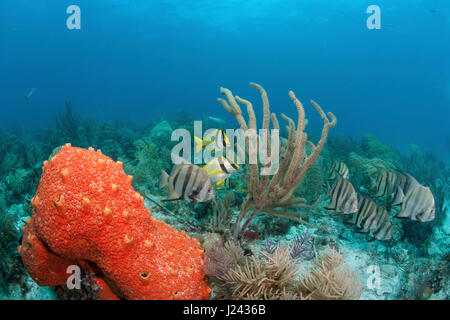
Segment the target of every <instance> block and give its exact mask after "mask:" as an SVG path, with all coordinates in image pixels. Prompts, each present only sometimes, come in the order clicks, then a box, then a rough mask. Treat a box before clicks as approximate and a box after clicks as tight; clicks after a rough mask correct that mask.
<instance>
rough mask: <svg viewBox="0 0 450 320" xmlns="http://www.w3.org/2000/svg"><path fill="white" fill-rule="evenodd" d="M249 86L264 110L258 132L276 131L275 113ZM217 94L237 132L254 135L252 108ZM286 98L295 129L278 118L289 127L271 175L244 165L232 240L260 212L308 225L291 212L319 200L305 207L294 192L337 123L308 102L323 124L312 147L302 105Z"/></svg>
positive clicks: (224, 91) (257, 166) (229, 94)
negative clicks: (243, 194) (244, 182)
mask: <svg viewBox="0 0 450 320" xmlns="http://www.w3.org/2000/svg"><path fill="white" fill-rule="evenodd" d="M250 85H251V86H252V87H255V88H256V89H257V90H258V91H259V92H260V94H261V98H262V102H263V110H264V117H263V124H262V129H264V130H267V131H268V130H269V126H270V123H272V127H273V129H279V123H278V119H277V116H276V115H275V113H272V114H271V113H270V108H269V100H268V98H267V93H266V91H265V90H264V88H263V87H261V86H260V85H258V84H256V83H250ZM220 92H221V93H222V94H224V95H225V96H226V98H227V100H228V102H227V101H226V100H225V99H218V100H219V101H220V102H221V103H222V105H223V107H224V108H225V109H226V110H227V111H228V112H229V113H231V114H233V115H234V116H235V117H236V120H237V121H238V123H239V125H240V127H241V129H242V130H243V131H244V132H247V130H249V129H250V130H255V131H256V130H257V125H256V117H255V112H254V110H253V106H252V104H251V103H250V102H249V101H247V100H245V99H242V98H240V97H238V96H233V94H232V92H231V91H230V90H228V89H226V88H221V89H220ZM289 97H290V98H291V100H292V102H293V103H294V104H295V106H296V107H297V112H298V120H297V126H296V125H295V123H294V120H292V119H291V118H289V117H287V116H286V115H284V114H281V117H282V118H283V119H284V120H286V121H287V122H288V123H289V125H288V126H286V128H287V130H288V133H289V135H288V142H287V146H286V147H285V148H283V149H282V150H281V152H280V162H279V168H278V171H277V172H276V173H275V174H274V175H272V176H268V175H261V172H260V164H258V163H252V164H249V163H248V161H246V168H247V177H246V179H247V184H248V194H247V196H246V198H245V200H244V202H243V203H242V206H241V211H240V214H239V217H238V219H237V221H236V225H235V230H234V239H235V240H237V239H239V238H240V237H241V236H242V234H243V232H244V231H245V229H246V228H247V226H248V224H249V223H250V222H251V221H252V219H253V218H254V217H255V216H256V215H257V214H258V213H260V212H266V213H269V214H272V215H275V216H278V217H281V218H288V219H292V220H295V221H298V222H300V223H304V224H308V223H307V222H306V221H305V220H304V218H305V215H304V214H301V213H300V212H298V210H292V209H299V208H303V209H311V208H313V207H314V206H316V205H317V204H318V202H319V200H320V198H319V199H318V200H317V201H316V203H314V204H313V205H312V206H309V205H307V204H306V200H305V199H304V198H297V197H295V196H294V191H295V190H296V188H297V187H298V186H299V185H300V184H301V182H302V179H303V177H304V175H305V173H306V172H307V170H308V169H310V168H311V167H312V166H313V165H314V163H315V162H316V161H317V159H318V157H319V154H320V152H321V151H322V149H323V147H324V145H325V142H326V139H327V136H328V131H329V129H330V128H332V127H334V126H335V125H336V122H337V120H336V117H335V116H334V115H333V114H332V113H331V112H329V113H328V117H329V118H330V119H331V121H330V120H329V118H328V117H327V115H326V114H325V112H324V111H323V110H322V108H321V107H320V106H319V105H318V104H317V103H315V102H314V101H312V100H311V103H312V105H313V106H314V108H315V109H316V110H317V112H318V113H319V115H320V117H321V118H322V120H323V122H324V126H323V129H322V134H321V137H320V140H319V142H318V143H317V145H314V144H313V143H312V142H311V141H308V139H307V134H306V133H305V132H304V129H305V126H306V119H305V111H304V108H303V105H302V103H301V102H300V101H299V100H298V99H297V98H296V97H295V95H294V93H293V92H292V91H289ZM238 103H241V104H243V105H245V106H246V107H247V113H248V116H249V121H248V123H247V122H246V121H245V119H244V117H243V116H242V111H241V108H240V106H239V104H238ZM268 140H269V139H268ZM248 142H249V138H248V136H247V137H246V148H245V154H246V157H248V158H250V154H249V143H248ZM266 145H267V156H268V157H269V158H270V152H271V148H270V141H267V143H266ZM307 145H308V147H309V148H310V150H311V153H310V154H307V152H306V146H307ZM262 169H263V167H262V166H261V170H262ZM290 209H291V210H290ZM244 218H246V220H245V221H244V222H243V220H244Z"/></svg>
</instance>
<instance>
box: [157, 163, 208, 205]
mask: <svg viewBox="0 0 450 320" xmlns="http://www.w3.org/2000/svg"><path fill="white" fill-rule="evenodd" d="M166 185H169V196H168V197H167V199H165V200H163V201H174V200H183V199H184V200H192V201H194V202H204V201H208V200H212V199H214V197H215V190H214V185H213V184H212V182H211V178H210V177H209V175H208V173H207V172H206V171H205V170H203V169H202V168H201V167H199V166H196V165H194V164H190V163H183V164H178V165H176V166H175V167H173V169H172V172H171V173H170V176H169V175H168V174H167V172H165V171H161V176H160V178H159V187H160V188H164V187H165V186H166Z"/></svg>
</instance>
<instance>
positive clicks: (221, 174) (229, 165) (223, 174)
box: [203, 156, 239, 189]
mask: <svg viewBox="0 0 450 320" xmlns="http://www.w3.org/2000/svg"><path fill="white" fill-rule="evenodd" d="M203 169H204V170H205V171H206V172H207V173H208V174H209V175H210V177H211V180H212V182H213V183H215V184H216V186H218V188H219V189H220V188H221V186H220V185H221V184H222V183H224V181H225V180H226V179H228V178H229V177H230V176H231V175H233V174H234V173H236V172H238V171H239V166H238V165H237V164H236V163H234V162H233V161H231V160H228V159H227V158H225V157H223V156H222V157H216V158H214V159H212V160H211V161H210V162H208V163H207V164H206V165H205V166H204V167H203Z"/></svg>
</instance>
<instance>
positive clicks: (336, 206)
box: [325, 175, 358, 214]
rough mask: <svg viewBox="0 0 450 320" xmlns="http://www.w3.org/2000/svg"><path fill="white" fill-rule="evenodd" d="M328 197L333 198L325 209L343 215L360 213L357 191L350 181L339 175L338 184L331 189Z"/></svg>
mask: <svg viewBox="0 0 450 320" xmlns="http://www.w3.org/2000/svg"><path fill="white" fill-rule="evenodd" d="M328 196H329V197H331V200H330V203H329V204H328V206H326V207H325V209H327V210H334V211H336V212H338V213H342V214H348V213H353V212H356V211H358V199H357V197H356V191H355V188H353V185H352V184H351V182H350V181H349V180H347V179H344V178H342V177H341V176H339V175H337V179H336V182H335V183H334V185H333V187H332V188H331V190H330V192H329V194H328Z"/></svg>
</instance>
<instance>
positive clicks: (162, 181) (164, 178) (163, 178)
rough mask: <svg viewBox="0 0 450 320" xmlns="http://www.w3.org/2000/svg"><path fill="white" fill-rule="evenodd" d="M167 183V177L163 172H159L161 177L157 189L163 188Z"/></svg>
mask: <svg viewBox="0 0 450 320" xmlns="http://www.w3.org/2000/svg"><path fill="white" fill-rule="evenodd" d="M168 183H169V175H168V174H167V172H165V171H164V170H163V171H161V175H160V176H159V184H158V186H159V188H164V187H165V186H166V185H167V184H168Z"/></svg>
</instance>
